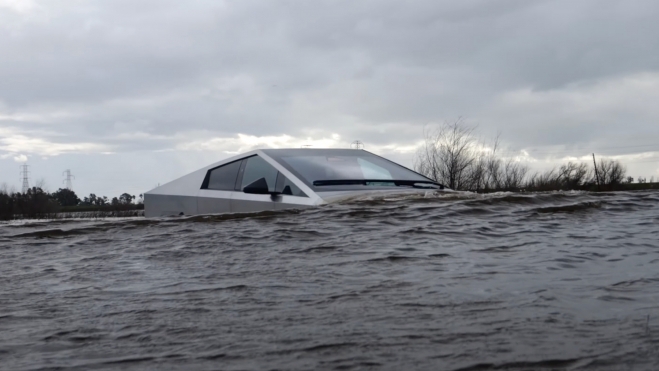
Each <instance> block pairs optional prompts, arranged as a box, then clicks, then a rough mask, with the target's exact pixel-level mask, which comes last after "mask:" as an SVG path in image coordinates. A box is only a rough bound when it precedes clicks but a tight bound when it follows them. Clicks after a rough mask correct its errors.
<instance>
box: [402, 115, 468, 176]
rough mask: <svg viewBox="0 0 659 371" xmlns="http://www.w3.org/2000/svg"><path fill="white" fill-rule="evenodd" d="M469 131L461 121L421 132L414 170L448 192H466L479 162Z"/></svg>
mask: <svg viewBox="0 0 659 371" xmlns="http://www.w3.org/2000/svg"><path fill="white" fill-rule="evenodd" d="M473 131H474V128H473V127H468V126H466V125H464V123H463V121H462V120H461V119H458V120H456V121H454V122H452V123H450V122H446V123H444V124H443V125H441V126H439V127H437V128H436V129H434V130H433V129H429V130H426V131H424V144H423V146H422V147H421V149H419V151H418V152H417V159H416V163H415V166H414V168H415V169H416V170H417V171H418V172H419V173H421V174H424V175H426V176H428V177H430V178H432V179H434V180H436V181H437V182H439V183H442V184H445V185H447V186H448V187H449V188H451V189H468V188H469V187H470V186H471V185H472V183H473V172H474V168H475V167H476V166H475V165H477V161H478V159H479V153H478V151H477V149H476V145H477V141H476V139H475V138H474V137H473V135H472V134H473Z"/></svg>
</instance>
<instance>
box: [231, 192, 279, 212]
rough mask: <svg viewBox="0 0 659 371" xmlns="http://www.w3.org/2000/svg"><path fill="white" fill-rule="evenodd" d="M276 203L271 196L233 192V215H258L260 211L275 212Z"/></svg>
mask: <svg viewBox="0 0 659 371" xmlns="http://www.w3.org/2000/svg"><path fill="white" fill-rule="evenodd" d="M274 209H275V203H274V201H272V199H271V198H270V195H253V194H247V193H241V192H233V195H232V197H231V212H232V213H257V212H259V211H266V210H274Z"/></svg>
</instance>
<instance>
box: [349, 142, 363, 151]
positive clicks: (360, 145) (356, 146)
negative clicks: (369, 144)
mask: <svg viewBox="0 0 659 371" xmlns="http://www.w3.org/2000/svg"><path fill="white" fill-rule="evenodd" d="M350 148H352V149H364V143H363V142H362V141H361V140H356V141H354V142H352V143H350Z"/></svg>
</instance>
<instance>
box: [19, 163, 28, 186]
mask: <svg viewBox="0 0 659 371" xmlns="http://www.w3.org/2000/svg"><path fill="white" fill-rule="evenodd" d="M28 168H29V166H28V164H23V165H21V166H20V169H21V178H22V180H23V193H27V191H28V189H30V179H29V176H30V171H29V170H28Z"/></svg>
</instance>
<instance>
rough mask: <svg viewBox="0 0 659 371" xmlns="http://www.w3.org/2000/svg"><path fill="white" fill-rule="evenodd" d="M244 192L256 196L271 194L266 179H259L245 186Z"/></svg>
mask: <svg viewBox="0 0 659 371" xmlns="http://www.w3.org/2000/svg"><path fill="white" fill-rule="evenodd" d="M243 192H245V193H251V194H255V195H267V194H270V190H269V189H268V182H266V180H265V178H261V179H257V180H255V181H253V182H251V183H249V184H248V185H246V186H245V188H243Z"/></svg>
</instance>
